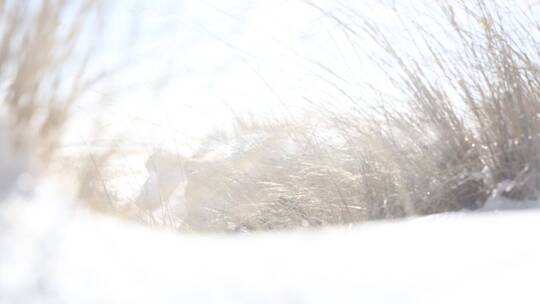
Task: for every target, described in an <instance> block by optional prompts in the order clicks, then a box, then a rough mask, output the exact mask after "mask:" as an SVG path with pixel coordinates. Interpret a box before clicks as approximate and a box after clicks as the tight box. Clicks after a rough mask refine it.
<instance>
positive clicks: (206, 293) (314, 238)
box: [0, 196, 540, 304]
mask: <svg viewBox="0 0 540 304" xmlns="http://www.w3.org/2000/svg"><path fill="white" fill-rule="evenodd" d="M49 197H50V196H49ZM0 229H1V230H0V303H2V304H3V303H77V304H81V303H145V304H146V303H452V304H454V303H540V289H539V282H540V242H538V241H537V239H538V235H537V233H538V232H539V231H540V212H539V211H535V210H534V209H531V210H527V211H505V212H484V213H451V214H442V215H436V216H430V217H423V218H417V219H409V220H402V221H396V222H382V223H373V224H363V225H357V226H354V227H336V228H329V229H325V230H317V231H315V230H313V231H311V230H305V231H297V232H273V233H255V234H241V235H195V234H194V235H179V234H177V233H173V232H168V231H162V230H158V229H151V228H146V227H142V226H138V225H135V224H131V223H126V222H122V221H119V220H117V219H113V218H109V217H105V216H101V215H96V214H94V213H92V212H89V211H86V210H84V209H80V208H75V207H74V206H71V205H69V204H66V203H65V202H61V201H58V200H57V201H52V200H49V201H47V202H45V201H44V200H38V201H37V202H35V201H34V202H31V201H30V200H28V199H26V200H16V199H12V200H11V203H9V204H3V205H0Z"/></svg>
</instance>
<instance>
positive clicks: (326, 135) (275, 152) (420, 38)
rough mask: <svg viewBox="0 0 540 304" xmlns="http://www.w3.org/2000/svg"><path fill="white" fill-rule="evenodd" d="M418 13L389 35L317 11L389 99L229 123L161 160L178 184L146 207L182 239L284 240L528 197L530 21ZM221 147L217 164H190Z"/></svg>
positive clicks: (539, 109)
mask: <svg viewBox="0 0 540 304" xmlns="http://www.w3.org/2000/svg"><path fill="white" fill-rule="evenodd" d="M522 4H523V3H522ZM314 6H315V5H314ZM315 7H316V6H315ZM402 7H403V6H402ZM430 9H431V10H430V11H429V14H428V15H425V14H424V15H418V14H414V13H412V14H411V10H407V13H403V12H402V11H400V9H399V8H394V9H393V10H391V11H393V12H394V13H395V15H394V16H391V17H389V18H396V20H399V24H400V29H399V33H396V32H390V31H388V30H386V29H385V28H384V26H383V24H381V23H379V22H378V21H379V20H375V21H374V20H370V19H369V17H366V16H362V15H360V12H355V11H351V10H349V11H346V14H343V10H337V11H335V12H325V11H324V10H322V11H323V13H324V14H326V16H327V17H328V18H330V19H331V20H333V21H334V22H335V23H336V24H337V25H338V26H340V27H341V28H342V29H343V32H344V33H345V34H346V36H347V37H348V39H349V40H350V41H351V44H352V45H354V46H359V45H369V46H370V49H369V50H368V51H369V54H368V55H369V57H370V58H371V59H372V61H373V62H375V63H377V64H378V69H379V70H380V71H383V72H385V73H386V76H387V79H388V86H387V87H384V88H378V89H379V91H384V90H388V91H392V92H395V94H393V95H397V96H401V98H400V100H398V101H396V100H395V99H393V98H390V97H387V95H384V94H382V95H380V96H381V97H380V98H379V99H378V100H373V103H374V104H375V106H372V107H369V108H367V107H366V106H365V105H364V104H358V105H357V107H356V108H354V109H353V110H352V111H349V112H348V113H347V114H343V113H340V112H339V111H337V110H336V109H328V107H327V106H326V105H321V109H325V110H321V111H318V112H319V115H318V116H317V119H308V120H295V121H274V122H272V121H270V122H267V123H262V122H257V121H245V120H238V121H237V126H236V129H235V131H234V132H232V133H230V134H227V133H223V132H217V133H216V134H214V135H212V136H209V137H208V138H207V139H206V140H204V141H203V142H202V143H201V148H200V150H199V151H198V152H197V153H195V154H194V156H193V157H192V158H186V157H180V156H174V155H173V156H171V157H170V159H173V160H174V165H173V164H172V163H171V166H169V167H171V168H178V170H184V173H183V174H185V179H184V180H183V181H179V183H183V184H182V187H183V188H181V191H180V193H177V196H174V195H173V196H170V197H169V196H167V198H165V199H164V201H162V202H160V204H161V205H163V206H165V205H167V204H171V203H172V204H174V203H178V204H181V205H182V206H184V208H185V209H186V210H185V212H183V213H182V214H175V213H168V214H167V215H166V217H168V218H175V220H174V221H170V222H175V223H181V225H179V226H177V228H179V229H182V230H199V231H230V230H233V231H237V230H266V229H288V228H294V227H302V226H321V225H329V224H346V223H355V222H362V221H367V220H376V219H387V218H397V217H404V216H414V215H423V214H431V213H438V212H446V211H455V210H461V209H464V208H466V209H477V208H479V207H482V206H483V204H484V203H485V202H486V200H487V199H488V198H489V197H490V196H495V195H501V196H505V197H508V198H511V199H515V200H523V199H538V198H539V197H538V195H539V192H538V191H539V189H540V188H539V187H540V179H539V165H540V164H539V161H540V160H539V157H540V155H539V153H538V145H539V142H538V141H539V131H540V129H539V128H540V121H539V120H540V101H539V97H540V96H539V94H540V70H539V68H538V67H539V63H540V57H539V56H540V47H539V46H538V45H539V44H538V37H539V29H540V24H539V22H538V20H537V19H538V18H537V16H536V15H535V13H534V12H535V10H533V9H532V8H530V7H528V6H526V5H523V6H519V4H515V5H514V4H510V3H508V2H505V1H482V0H481V1H476V2H469V1H443V2H438V3H436V4H434V3H431V7H430ZM419 20H424V21H426V22H424V23H421V22H419ZM357 51H358V52H362V51H363V50H361V49H360V50H357ZM370 96H373V95H370ZM336 98H338V97H336ZM335 110H336V111H335ZM336 113H337V114H336ZM224 146H230V148H231V150H232V151H233V152H232V153H231V154H230V155H229V156H227V157H224V158H222V159H220V160H212V161H201V159H205V156H208V155H210V154H212V153H213V152H214V151H215V150H220V149H221V147H224ZM168 158H169V157H168ZM178 162H179V163H180V164H181V165H178V164H177V163H178ZM177 165H178V166H177ZM175 166H176V167H175ZM166 167H167V166H166ZM101 188H102V189H105V187H101ZM158 188H159V187H158ZM107 199H111V198H110V196H109V197H108V198H107ZM112 199H113V200H114V198H112ZM143 205H144V204H143ZM149 205H150V204H149ZM139 219H140V220H143V221H144V220H146V219H147V218H143V217H140V218H139ZM153 223H154V224H155V223H156V222H155V221H153ZM157 223H158V224H160V223H161V224H164V225H165V224H166V223H167V221H165V220H161V221H157Z"/></svg>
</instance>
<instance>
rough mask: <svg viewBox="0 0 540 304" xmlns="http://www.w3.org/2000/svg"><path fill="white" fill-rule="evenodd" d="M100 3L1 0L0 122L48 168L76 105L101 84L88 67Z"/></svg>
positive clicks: (18, 142) (95, 74)
mask: <svg viewBox="0 0 540 304" xmlns="http://www.w3.org/2000/svg"><path fill="white" fill-rule="evenodd" d="M99 3H100V1H94V0H88V1H53V0H51V1H9V0H3V1H0V37H1V39H0V84H1V86H0V98H1V99H2V110H1V113H0V114H1V115H2V119H3V120H4V121H5V122H6V123H7V125H8V128H9V130H10V133H12V137H13V138H14V141H16V142H15V146H16V147H17V149H18V150H20V151H28V153H30V154H31V156H32V158H33V160H34V161H36V165H38V163H39V165H38V166H40V167H45V166H47V164H48V163H49V162H50V160H51V159H52V158H53V157H54V156H55V153H56V151H57V148H58V146H59V143H60V141H61V139H62V134H63V129H64V127H65V125H66V122H67V120H68V119H69V115H70V111H71V109H72V107H73V105H74V104H75V103H76V102H77V101H78V100H79V99H80V98H81V97H82V96H83V95H84V94H86V93H88V90H89V89H91V88H92V87H93V86H94V85H95V84H96V82H97V81H98V80H99V76H97V72H98V71H96V70H94V71H92V70H91V69H90V68H89V63H90V59H91V56H92V54H93V50H92V47H91V38H90V37H91V36H90V35H91V34H92V31H93V30H94V26H95V25H96V24H97V23H96V22H97V20H96V18H97V16H98V11H99Z"/></svg>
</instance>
